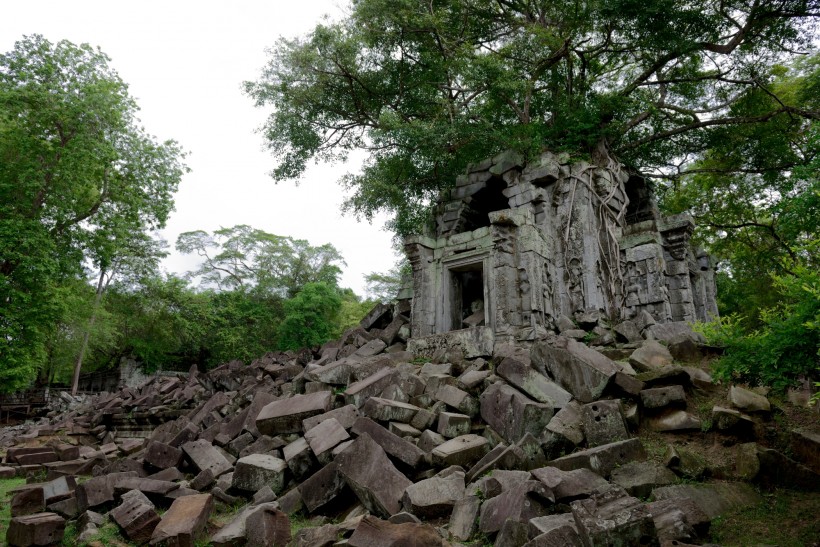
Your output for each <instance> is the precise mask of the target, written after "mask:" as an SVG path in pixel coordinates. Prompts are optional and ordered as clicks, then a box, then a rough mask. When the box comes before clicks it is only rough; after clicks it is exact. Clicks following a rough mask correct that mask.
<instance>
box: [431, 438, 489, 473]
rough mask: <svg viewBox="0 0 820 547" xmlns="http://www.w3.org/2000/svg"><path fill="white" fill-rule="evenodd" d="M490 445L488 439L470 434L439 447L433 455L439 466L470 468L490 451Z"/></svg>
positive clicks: (434, 450)
mask: <svg viewBox="0 0 820 547" xmlns="http://www.w3.org/2000/svg"><path fill="white" fill-rule="evenodd" d="M488 445H489V442H488V441H487V439H485V438H484V437H481V436H479V435H474V434H472V433H470V434H468V435H462V436H460V437H456V438H455V439H450V440H449V441H447V442H445V443H442V444H440V445H438V446H437V447H435V448H434V449H433V451H432V452H431V454H432V456H433V462H435V463H437V464H439V465H442V466H447V465H460V466H462V467H469V466H470V465H472V464H473V463H475V462H477V461H478V460H480V459H481V457H482V456H484V454H485V453H486V452H487V450H488Z"/></svg>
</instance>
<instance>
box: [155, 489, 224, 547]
mask: <svg viewBox="0 0 820 547" xmlns="http://www.w3.org/2000/svg"><path fill="white" fill-rule="evenodd" d="M213 505H214V499H213V496H211V495H210V494H195V495H191V496H185V497H182V498H177V499H175V500H174V502H173V503H172V504H171V507H170V508H169V509H168V511H166V513H165V514H164V515H163V516H162V519H161V520H160V522H159V524H157V527H156V528H154V533H153V534H152V535H151V545H171V546H174V547H190V546H192V545H193V544H194V541H195V540H196V539H197V537H199V536H200V535H201V534H202V532H203V530H204V529H205V524H206V523H207V522H208V517H209V516H210V515H211V509H213Z"/></svg>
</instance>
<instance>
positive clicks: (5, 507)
mask: <svg viewBox="0 0 820 547" xmlns="http://www.w3.org/2000/svg"><path fill="white" fill-rule="evenodd" d="M24 484H26V479H23V478H14V479H0V544H3V545H5V543H6V532H8V529H9V522H11V494H9V492H11V491H12V490H13V489H14V488H17V487H18V486H22V485H24Z"/></svg>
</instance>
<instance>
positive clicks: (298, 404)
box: [256, 391, 333, 436]
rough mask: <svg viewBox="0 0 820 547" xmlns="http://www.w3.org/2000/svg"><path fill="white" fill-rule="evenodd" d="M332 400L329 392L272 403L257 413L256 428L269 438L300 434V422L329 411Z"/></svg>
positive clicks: (298, 396)
mask: <svg viewBox="0 0 820 547" xmlns="http://www.w3.org/2000/svg"><path fill="white" fill-rule="evenodd" d="M332 399H333V394H332V393H331V392H330V391H317V392H315V393H310V394H307V395H296V396H294V397H289V398H287V399H280V400H278V401H274V402H272V403H269V404H268V405H266V406H265V407H264V408H263V409H262V410H261V411H260V412H259V415H258V416H257V417H256V428H257V429H258V430H259V432H260V433H262V434H263V435H270V436H275V435H279V434H280V433H301V431H302V421H303V420H304V419H306V418H309V417H311V416H315V415H316V414H322V413H325V412H327V411H328V410H330V404H331V401H332Z"/></svg>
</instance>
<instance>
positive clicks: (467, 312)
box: [450, 262, 486, 330]
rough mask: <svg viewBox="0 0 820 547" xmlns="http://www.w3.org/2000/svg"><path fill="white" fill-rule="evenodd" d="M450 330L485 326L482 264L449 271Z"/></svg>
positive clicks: (477, 263) (478, 263)
mask: <svg viewBox="0 0 820 547" xmlns="http://www.w3.org/2000/svg"><path fill="white" fill-rule="evenodd" d="M450 280H451V281H450V313H451V315H450V317H451V329H450V330H457V329H465V328H469V327H478V326H481V325H484V324H485V313H486V312H485V302H484V265H483V262H476V263H474V264H467V265H464V266H458V267H455V268H451V269H450Z"/></svg>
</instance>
